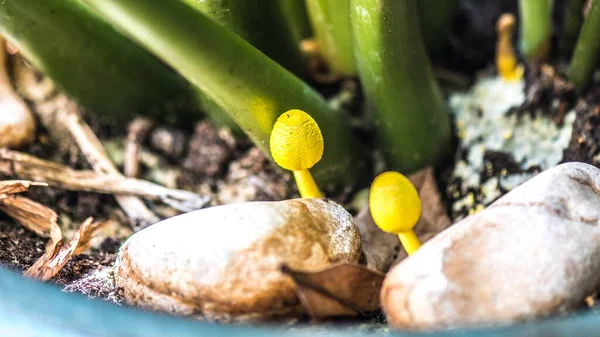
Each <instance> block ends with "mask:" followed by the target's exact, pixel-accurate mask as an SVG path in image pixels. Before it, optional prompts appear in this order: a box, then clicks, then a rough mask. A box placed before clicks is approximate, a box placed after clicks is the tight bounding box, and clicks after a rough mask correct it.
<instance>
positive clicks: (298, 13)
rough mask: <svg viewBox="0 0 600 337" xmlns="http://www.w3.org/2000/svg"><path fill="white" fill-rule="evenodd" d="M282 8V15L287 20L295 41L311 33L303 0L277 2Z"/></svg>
mask: <svg viewBox="0 0 600 337" xmlns="http://www.w3.org/2000/svg"><path fill="white" fill-rule="evenodd" d="M278 3H279V4H280V6H281V8H282V10H283V13H284V17H285V18H286V20H287V21H288V23H289V25H290V27H291V29H292V34H293V35H294V38H295V39H296V41H297V42H300V41H301V40H303V39H305V38H307V37H309V36H311V35H312V29H311V28H310V22H309V21H308V13H306V5H305V3H304V0H284V1H279V2H278Z"/></svg>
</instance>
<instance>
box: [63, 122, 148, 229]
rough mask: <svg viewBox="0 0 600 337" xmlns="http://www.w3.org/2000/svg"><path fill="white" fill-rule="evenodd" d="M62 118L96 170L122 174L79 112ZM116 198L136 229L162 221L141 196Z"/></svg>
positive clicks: (117, 196)
mask: <svg viewBox="0 0 600 337" xmlns="http://www.w3.org/2000/svg"><path fill="white" fill-rule="evenodd" d="M64 117H65V118H63V119H61V122H62V123H64V124H65V125H66V127H67V129H68V130H69V132H70V133H71V135H72V136H73V138H74V139H75V142H76V143H77V145H78V146H79V149H80V150H81V152H82V153H83V155H84V156H85V158H86V159H87V161H88V162H89V163H90V164H91V165H92V167H93V169H94V171H96V172H98V173H103V174H111V175H118V176H122V175H121V173H120V172H119V170H117V168H116V167H115V166H114V164H113V163H112V162H111V161H110V159H109V158H108V155H107V154H106V151H105V150H104V147H103V146H102V143H101V142H100V139H98V137H97V136H96V134H95V133H94V131H93V130H92V128H90V126H89V125H87V123H85V121H84V120H83V119H82V118H81V116H80V114H79V112H77V111H71V112H68V113H67V114H66V116H64ZM115 200H116V201H117V203H118V204H119V206H120V207H121V209H122V210H123V211H124V212H125V213H126V214H127V216H128V217H129V219H130V220H131V222H132V225H131V227H132V228H133V230H134V231H139V230H142V229H144V228H146V227H148V226H150V225H152V224H154V223H157V222H158V221H160V218H159V217H158V216H157V215H156V214H154V213H153V212H152V211H151V210H150V209H149V208H148V207H147V206H146V204H145V203H144V200H142V199H141V198H139V197H136V196H128V195H115Z"/></svg>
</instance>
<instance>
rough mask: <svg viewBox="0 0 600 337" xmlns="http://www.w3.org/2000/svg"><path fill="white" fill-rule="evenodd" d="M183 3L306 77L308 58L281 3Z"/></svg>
mask: <svg viewBox="0 0 600 337" xmlns="http://www.w3.org/2000/svg"><path fill="white" fill-rule="evenodd" d="M169 1H172V0H169ZM183 1H184V2H186V3H188V4H190V5H191V6H192V7H194V8H196V9H198V10H200V11H201V12H202V13H204V14H206V15H207V16H209V17H211V18H212V19H214V20H216V21H217V22H219V23H221V24H222V25H224V26H225V27H227V28H229V29H231V30H233V31H234V32H236V33H237V34H238V35H240V36H241V37H242V38H244V39H245V40H246V41H248V42H250V44H252V45H253V46H254V47H256V48H257V49H258V50H260V51H262V52H263V53H265V54H266V55H267V56H269V57H270V58H272V59H273V60H275V61H276V62H278V63H279V64H281V65H282V66H284V67H285V68H286V69H288V70H289V71H291V72H293V73H294V74H296V75H298V76H301V77H302V76H304V73H305V71H306V66H305V62H304V56H303V55H302V52H301V51H300V45H299V44H298V41H297V40H296V37H295V36H294V32H293V30H292V25H291V24H290V23H289V22H287V18H286V16H285V12H284V10H283V6H282V5H281V4H280V0H244V1H240V0H183ZM286 1H287V0H286Z"/></svg>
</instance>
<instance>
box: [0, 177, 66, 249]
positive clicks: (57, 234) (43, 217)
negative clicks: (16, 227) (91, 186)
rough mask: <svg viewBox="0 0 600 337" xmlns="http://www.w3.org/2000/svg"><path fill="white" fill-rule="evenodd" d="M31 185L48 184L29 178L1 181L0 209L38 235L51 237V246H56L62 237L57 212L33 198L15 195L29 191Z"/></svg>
mask: <svg viewBox="0 0 600 337" xmlns="http://www.w3.org/2000/svg"><path fill="white" fill-rule="evenodd" d="M30 186H48V185H46V184H44V183H38V182H33V181H28V180H6V181H0V210H1V211H3V212H4V213H6V214H7V215H8V216H10V217H11V218H13V219H15V220H16V221H17V222H19V223H20V224H21V225H23V226H24V227H25V228H27V229H29V230H31V231H33V232H34V233H36V234H37V235H39V236H41V237H44V238H50V242H49V247H50V246H54V245H56V244H57V243H58V241H60V240H61V239H62V232H61V230H60V227H58V223H57V220H58V215H57V214H56V212H54V211H53V210H51V209H50V208H48V207H46V206H44V205H42V204H40V203H37V202H35V201H33V200H31V199H28V198H25V197H22V196H18V195H13V194H15V193H22V192H25V191H27V190H28V189H29V187H30Z"/></svg>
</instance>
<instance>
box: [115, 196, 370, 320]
mask: <svg viewBox="0 0 600 337" xmlns="http://www.w3.org/2000/svg"><path fill="white" fill-rule="evenodd" d="M360 252H361V251H360V234H359V232H358V228H357V227H356V224H355V223H354V220H353V218H352V216H351V215H350V214H349V213H348V212H347V211H346V210H345V209H344V208H343V207H341V206H339V205H337V204H335V203H333V202H327V201H323V200H321V199H294V200H286V201H278V202H251V203H240V204H231V205H225V206H218V207H212V208H208V209H204V210H199V211H195V212H191V213H187V214H183V215H180V216H176V217H173V218H170V219H167V220H165V221H162V222H160V223H157V224H155V225H153V226H151V227H149V228H147V229H144V230H142V231H140V232H138V233H136V234H134V235H133V236H132V237H131V238H130V239H129V240H127V242H125V244H124V245H123V247H122V248H121V250H120V252H119V255H118V257H117V261H116V266H115V284H116V287H117V288H118V289H122V293H123V296H124V298H125V300H126V301H128V302H129V303H131V304H134V305H139V306H142V307H145V308H149V309H152V310H160V311H167V312H170V313H174V314H179V315H193V316H196V317H203V318H209V319H226V320H229V319H238V320H240V319H241V320H246V319H260V318H267V317H271V316H298V315H301V314H303V313H304V309H303V308H302V306H301V305H300V302H299V300H298V298H297V296H296V292H295V285H294V283H293V281H292V280H291V279H290V278H289V277H288V276H286V275H284V274H283V273H281V271H280V268H281V266H282V264H286V265H288V266H289V267H291V268H292V269H294V270H300V271H317V270H321V269H324V268H325V267H327V266H328V265H330V264H331V263H332V262H337V261H341V262H353V263H356V262H358V260H359V258H360Z"/></svg>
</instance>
